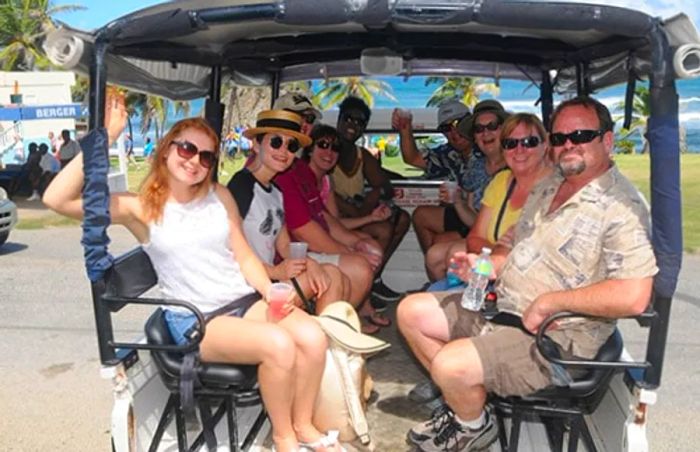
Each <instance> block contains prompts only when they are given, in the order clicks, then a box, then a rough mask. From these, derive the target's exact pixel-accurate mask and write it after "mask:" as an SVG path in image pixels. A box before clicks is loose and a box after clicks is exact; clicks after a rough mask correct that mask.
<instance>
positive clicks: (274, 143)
mask: <svg viewBox="0 0 700 452" xmlns="http://www.w3.org/2000/svg"><path fill="white" fill-rule="evenodd" d="M282 145H284V140H283V139H282V137H281V136H279V135H275V136H273V137H272V138H270V147H271V148H272V149H279V148H281V147H282ZM299 147H300V146H299V141H297V139H296V138H290V139H289V140H288V141H287V146H286V148H287V151H289V152H291V153H292V154H294V153H295V152H296V151H298V150H299Z"/></svg>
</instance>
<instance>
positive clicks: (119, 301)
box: [102, 295, 206, 353]
mask: <svg viewBox="0 0 700 452" xmlns="http://www.w3.org/2000/svg"><path fill="white" fill-rule="evenodd" d="M102 301H104V302H105V303H108V304H116V305H117V306H124V305H127V304H141V305H152V306H178V307H181V308H184V309H186V310H188V311H190V312H191V313H192V314H194V316H195V317H196V318H197V322H196V328H197V331H198V333H199V334H197V335H196V336H195V337H194V338H193V339H192V340H191V341H190V342H189V343H187V344H185V345H153V344H143V343H138V342H115V341H113V340H112V341H109V345H110V346H111V347H114V348H131V349H137V350H154V351H163V352H176V353H188V352H191V351H194V350H197V349H198V348H199V343H200V342H202V338H203V337H204V332H205V330H206V321H205V319H204V314H202V311H200V310H199V309H197V307H196V306H195V305H193V304H192V303H189V302H187V301H182V300H173V299H164V298H145V297H144V298H135V297H120V296H117V295H102Z"/></svg>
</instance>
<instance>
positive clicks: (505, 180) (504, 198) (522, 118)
mask: <svg viewBox="0 0 700 452" xmlns="http://www.w3.org/2000/svg"><path fill="white" fill-rule="evenodd" d="M500 138H501V152H503V157H504V159H505V161H506V164H507V165H508V169H505V170H503V171H501V172H499V173H498V174H496V175H495V176H494V178H493V179H492V180H491V182H490V183H489V185H488V186H487V187H486V191H485V192H484V197H483V199H482V201H481V210H480V211H479V215H478V216H477V217H476V221H475V223H474V226H473V227H472V229H471V230H470V231H469V234H468V235H467V241H466V249H467V251H468V252H472V253H479V252H480V251H481V248H482V247H484V246H488V247H493V246H494V244H495V243H496V242H497V241H498V239H499V238H500V237H502V236H503V234H505V233H506V232H508V230H509V229H510V228H511V227H513V226H514V225H515V223H517V222H518V218H519V217H520V210H521V209H522V207H523V206H524V205H525V201H527V196H528V194H529V193H530V191H531V190H532V188H533V187H534V186H535V185H536V184H537V183H538V182H539V181H540V180H542V178H544V177H545V176H547V175H548V174H549V173H550V172H551V171H552V165H551V162H550V161H549V159H548V152H547V151H548V146H549V145H548V143H547V132H546V130H545V128H544V125H543V124H542V121H540V119H539V118H538V117H537V116H535V115H533V114H530V113H518V114H515V115H512V116H510V117H509V118H508V119H507V120H506V121H505V122H504V123H503V127H502V128H501V137H500ZM464 249H465V243H464V241H461V240H460V241H457V242H455V243H454V244H453V245H452V246H451V247H450V250H449V252H448V253H447V256H448V258H447V262H446V266H447V265H449V259H450V258H451V257H452V255H453V254H454V253H455V252H457V251H464Z"/></svg>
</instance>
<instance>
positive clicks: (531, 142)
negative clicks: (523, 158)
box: [501, 135, 542, 150]
mask: <svg viewBox="0 0 700 452" xmlns="http://www.w3.org/2000/svg"><path fill="white" fill-rule="evenodd" d="M541 142H542V140H541V139H540V137H538V136H534V135H530V136H529V137H525V138H504V139H502V140H501V147H502V148H503V149H507V150H511V149H515V148H517V147H518V145H521V146H522V147H524V148H528V149H532V148H536V147H537V146H539V144H540V143H541Z"/></svg>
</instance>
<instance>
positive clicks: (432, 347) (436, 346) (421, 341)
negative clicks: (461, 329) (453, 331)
mask: <svg viewBox="0 0 700 452" xmlns="http://www.w3.org/2000/svg"><path fill="white" fill-rule="evenodd" d="M396 318H397V320H398V323H399V331H401V334H403V337H404V338H405V339H406V342H407V343H408V346H409V347H410V348H411V350H412V351H413V353H414V354H415V355H416V358H418V361H420V363H421V364H422V365H423V367H425V368H426V369H427V370H430V367H431V363H432V361H433V358H434V357H435V355H437V354H438V352H439V351H440V349H441V348H442V347H444V346H445V344H446V343H447V342H448V341H449V339H450V337H449V331H448V324H447V317H445V312H444V311H443V310H442V309H441V308H440V305H439V303H438V301H437V299H436V298H435V296H434V295H433V294H431V293H429V292H422V293H416V294H412V295H409V296H407V297H406V298H404V299H403V300H401V302H400V303H399V307H398V309H397V311H396Z"/></svg>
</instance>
